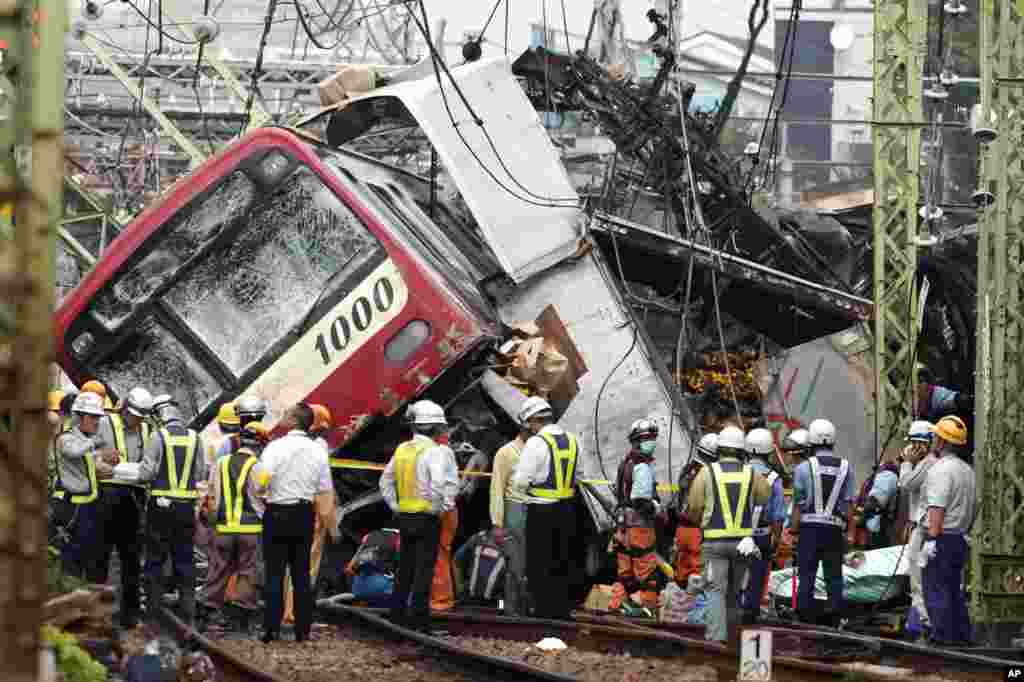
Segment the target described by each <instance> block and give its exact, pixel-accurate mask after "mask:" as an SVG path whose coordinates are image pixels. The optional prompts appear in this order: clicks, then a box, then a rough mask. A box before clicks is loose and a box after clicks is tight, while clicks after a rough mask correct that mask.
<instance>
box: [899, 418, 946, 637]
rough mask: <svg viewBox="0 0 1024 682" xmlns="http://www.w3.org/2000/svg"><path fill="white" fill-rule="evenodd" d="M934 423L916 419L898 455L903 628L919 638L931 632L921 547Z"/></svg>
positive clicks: (933, 461) (926, 509)
mask: <svg viewBox="0 0 1024 682" xmlns="http://www.w3.org/2000/svg"><path fill="white" fill-rule="evenodd" d="M934 439H935V425H934V424H932V423H931V422H927V421H923V420H918V421H915V422H914V423H912V424H911V425H910V429H909V430H908V432H907V446H906V447H905V448H904V449H903V452H902V454H901V455H900V461H901V464H900V479H899V489H900V491H901V492H903V493H905V494H906V495H907V501H908V503H909V508H910V513H909V519H908V531H909V537H908V538H907V540H906V543H907V560H908V565H909V567H910V570H909V573H910V610H909V611H908V612H907V632H908V633H910V635H911V636H912V637H914V638H915V639H923V638H925V637H926V636H927V635H928V634H930V632H931V620H930V619H929V617H928V609H927V607H926V605H925V600H924V589H923V587H922V582H921V564H920V556H921V548H922V547H923V546H924V542H925V537H926V536H927V527H926V522H927V516H928V507H927V505H926V500H927V498H928V492H927V487H926V486H925V480H926V478H927V476H928V472H929V471H930V470H931V468H932V466H934V465H935V463H936V462H937V461H939V458H938V457H936V456H935V453H934V452H933V451H932V444H933V442H934Z"/></svg>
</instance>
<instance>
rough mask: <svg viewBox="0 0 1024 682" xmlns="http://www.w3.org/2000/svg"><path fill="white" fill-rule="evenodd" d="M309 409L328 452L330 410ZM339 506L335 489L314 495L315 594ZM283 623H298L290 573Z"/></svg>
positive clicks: (317, 438) (314, 434) (316, 438)
mask: <svg viewBox="0 0 1024 682" xmlns="http://www.w3.org/2000/svg"><path fill="white" fill-rule="evenodd" d="M309 408H310V409H311V410H313V426H311V427H310V429H309V437H310V438H312V439H313V442H314V443H316V444H317V445H319V446H320V447H321V448H323V450H324V452H329V450H328V449H327V448H328V446H327V438H326V436H327V433H328V432H329V431H330V430H331V424H332V420H331V411H330V410H328V409H327V408H326V407H325V406H323V405H318V404H311V405H310V406H309ZM256 424H260V422H250V423H249V425H248V426H254V425H256ZM248 426H247V428H248ZM328 461H329V459H328ZM336 508H337V500H336V499H335V496H334V490H333V488H332V489H331V490H330V491H329V492H325V493H320V494H318V495H317V496H316V497H314V498H313V512H314V514H313V545H312V547H311V548H310V550H309V585H310V589H311V590H313V592H314V593H315V592H316V581H317V578H318V577H320V558H321V557H322V556H323V551H324V541H325V540H326V539H327V534H328V528H334V527H336V526H337V524H338V522H337V518H336V515H335V509H336ZM282 622H285V623H294V622H295V588H294V586H293V585H292V579H291V576H290V575H289V576H288V578H287V579H286V580H285V588H284V616H283V617H282Z"/></svg>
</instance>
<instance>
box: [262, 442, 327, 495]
mask: <svg viewBox="0 0 1024 682" xmlns="http://www.w3.org/2000/svg"><path fill="white" fill-rule="evenodd" d="M253 469H254V470H256V471H257V476H258V475H259V472H260V471H262V472H265V473H267V474H269V475H270V483H269V486H268V488H267V492H266V500H267V503H268V504H296V503H298V502H301V501H307V502H312V501H313V498H314V497H316V496H317V495H319V494H320V493H326V492H332V491H333V490H334V481H332V480H331V466H330V464H329V463H328V461H327V451H326V450H324V449H323V448H322V447H320V446H319V445H317V444H316V442H315V441H314V440H313V439H311V438H310V437H309V436H307V435H306V434H305V433H303V432H302V431H289V432H288V435H286V436H285V437H283V438H278V439H277V440H275V441H271V442H270V444H269V445H267V447H266V448H265V449H264V450H263V454H262V455H261V456H260V461H259V463H258V464H257V465H256V466H255V467H253Z"/></svg>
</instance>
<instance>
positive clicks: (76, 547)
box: [54, 500, 103, 583]
mask: <svg viewBox="0 0 1024 682" xmlns="http://www.w3.org/2000/svg"><path fill="white" fill-rule="evenodd" d="M98 507H99V503H97V502H90V503H89V504H72V503H71V502H67V501H64V500H54V516H55V517H56V518H57V519H58V521H57V523H58V525H59V526H61V527H62V528H63V534H65V536H66V539H65V541H64V542H63V546H62V548H61V563H62V564H63V566H64V572H65V573H67V574H68V575H72V576H75V577H76V578H81V579H83V580H86V581H88V582H92V583H102V582H103V580H102V576H101V575H100V571H99V565H98V564H99V562H98V561H97V556H98V555H97V552H96V547H97V542H96V541H97V536H98V533H99V511H98Z"/></svg>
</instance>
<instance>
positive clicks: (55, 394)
mask: <svg viewBox="0 0 1024 682" xmlns="http://www.w3.org/2000/svg"><path fill="white" fill-rule="evenodd" d="M65 395H67V394H66V393H64V391H59V390H58V391H50V395H49V403H50V411H51V412H60V401H62V400H64V396H65Z"/></svg>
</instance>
